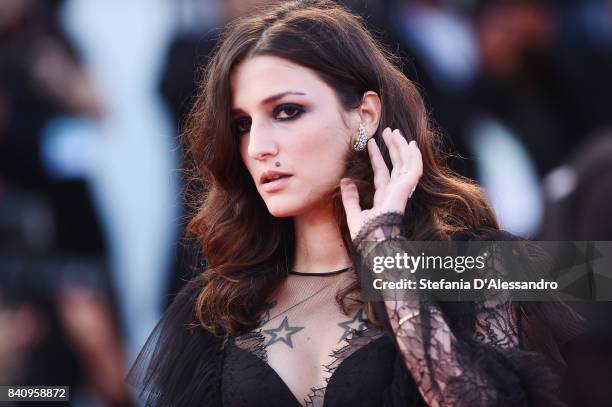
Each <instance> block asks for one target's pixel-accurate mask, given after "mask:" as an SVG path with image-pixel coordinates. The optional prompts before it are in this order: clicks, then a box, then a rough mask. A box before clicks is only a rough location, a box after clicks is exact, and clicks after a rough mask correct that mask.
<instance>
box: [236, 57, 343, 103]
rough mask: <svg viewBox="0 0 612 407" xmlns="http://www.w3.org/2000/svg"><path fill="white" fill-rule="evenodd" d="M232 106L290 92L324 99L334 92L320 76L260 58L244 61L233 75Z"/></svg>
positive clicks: (284, 62)
mask: <svg viewBox="0 0 612 407" xmlns="http://www.w3.org/2000/svg"><path fill="white" fill-rule="evenodd" d="M230 82H231V92H232V102H233V105H234V106H233V107H239V108H241V107H247V106H249V105H253V104H257V103H259V102H260V101H261V100H263V99H265V98H266V97H268V96H270V95H275V94H279V93H283V92H287V91H291V92H301V93H305V94H306V95H308V96H311V97H316V98H318V97H324V96H325V94H326V93H327V94H328V95H327V96H329V93H332V94H333V90H332V89H331V88H330V87H329V86H328V85H327V84H326V83H325V82H323V81H322V80H321V79H320V78H319V76H317V74H316V73H315V72H314V71H313V70H311V69H309V68H306V67H304V66H301V65H298V64H296V63H293V62H291V61H289V60H286V59H284V58H279V57H274V56H267V55H258V56H255V57H252V58H249V59H247V60H245V61H242V62H241V63H240V64H238V65H237V66H236V67H235V68H234V69H233V71H232V74H231V76H230Z"/></svg>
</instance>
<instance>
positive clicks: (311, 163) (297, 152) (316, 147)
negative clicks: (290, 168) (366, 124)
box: [291, 118, 348, 185]
mask: <svg viewBox="0 0 612 407" xmlns="http://www.w3.org/2000/svg"><path fill="white" fill-rule="evenodd" d="M319 119H320V118H319ZM338 121H339V120H329V119H328V120H327V121H325V120H313V121H312V124H311V125H310V126H308V128H307V129H304V130H305V131H304V132H300V133H301V136H300V137H299V142H297V140H296V143H293V147H292V149H293V152H292V154H291V155H292V156H294V157H297V160H298V164H299V165H300V167H301V168H303V170H302V171H300V172H301V173H302V175H303V176H305V177H307V179H308V180H309V181H310V182H312V183H314V184H318V185H334V184H336V183H337V181H339V177H340V176H341V175H342V172H343V170H344V166H345V163H344V161H345V159H346V153H347V151H348V143H347V140H346V139H347V137H348V136H347V134H348V133H347V132H348V130H347V129H346V128H345V127H344V126H343V124H342V122H339V123H338Z"/></svg>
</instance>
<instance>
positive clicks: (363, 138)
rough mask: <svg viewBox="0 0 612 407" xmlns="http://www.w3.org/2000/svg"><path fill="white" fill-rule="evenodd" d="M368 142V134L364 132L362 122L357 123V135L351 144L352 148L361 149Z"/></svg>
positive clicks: (363, 148)
mask: <svg viewBox="0 0 612 407" xmlns="http://www.w3.org/2000/svg"><path fill="white" fill-rule="evenodd" d="M367 144H368V135H367V134H366V129H365V126H364V125H363V123H359V135H358V136H357V141H355V144H353V148H354V149H355V151H363V150H365V148H366V145H367Z"/></svg>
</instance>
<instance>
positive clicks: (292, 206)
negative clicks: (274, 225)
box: [266, 197, 305, 218]
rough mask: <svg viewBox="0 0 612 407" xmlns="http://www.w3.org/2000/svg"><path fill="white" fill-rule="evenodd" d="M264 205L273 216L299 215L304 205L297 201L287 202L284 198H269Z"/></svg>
mask: <svg viewBox="0 0 612 407" xmlns="http://www.w3.org/2000/svg"><path fill="white" fill-rule="evenodd" d="M266 207H267V208H268V212H270V215H272V216H274V217H275V218H286V217H289V216H296V215H299V214H300V213H302V212H303V211H304V209H305V208H304V205H300V204H299V203H298V202H288V201H286V200H284V199H278V197H276V199H271V200H269V201H267V202H266Z"/></svg>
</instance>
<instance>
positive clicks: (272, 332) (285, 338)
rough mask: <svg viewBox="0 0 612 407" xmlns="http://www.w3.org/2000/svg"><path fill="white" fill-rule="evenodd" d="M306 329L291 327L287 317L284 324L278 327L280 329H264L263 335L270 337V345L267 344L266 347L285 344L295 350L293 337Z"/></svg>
mask: <svg viewBox="0 0 612 407" xmlns="http://www.w3.org/2000/svg"><path fill="white" fill-rule="evenodd" d="M302 329H304V327H303V326H290V325H289V319H288V318H287V317H285V319H283V322H281V324H280V325H279V326H278V328H274V329H264V330H263V333H264V334H265V335H267V336H269V337H270V340H269V341H268V343H266V347H268V346H272V345H274V344H275V343H277V342H283V343H284V344H285V345H287V346H289V347H290V348H293V341H292V340H291V336H292V335H295V334H296V333H297V332H299V331H301V330H302Z"/></svg>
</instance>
